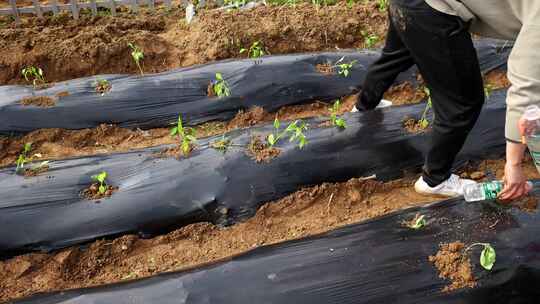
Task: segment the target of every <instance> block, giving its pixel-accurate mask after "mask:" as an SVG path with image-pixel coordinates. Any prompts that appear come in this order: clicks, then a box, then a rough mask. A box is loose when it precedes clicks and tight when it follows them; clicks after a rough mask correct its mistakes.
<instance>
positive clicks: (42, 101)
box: [21, 96, 56, 108]
mask: <svg viewBox="0 0 540 304" xmlns="http://www.w3.org/2000/svg"><path fill="white" fill-rule="evenodd" d="M21 105H23V106H36V107H42V108H50V107H53V106H54V105H56V101H55V100H54V99H52V98H51V97H48V96H33V97H27V98H23V99H22V100H21Z"/></svg>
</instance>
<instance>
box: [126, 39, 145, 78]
mask: <svg viewBox="0 0 540 304" xmlns="http://www.w3.org/2000/svg"><path fill="white" fill-rule="evenodd" d="M128 46H129V48H130V49H131V57H132V58H133V61H135V64H136V65H137V67H138V68H139V71H140V72H141V75H144V72H143V70H142V68H141V60H143V59H144V52H143V51H142V50H141V49H140V48H139V47H138V46H136V45H134V44H133V43H131V42H130V43H128Z"/></svg>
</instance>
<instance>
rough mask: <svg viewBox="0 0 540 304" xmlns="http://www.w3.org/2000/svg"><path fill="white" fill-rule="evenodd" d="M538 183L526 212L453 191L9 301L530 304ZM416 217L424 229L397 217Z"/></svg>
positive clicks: (539, 272) (537, 265) (536, 265)
mask: <svg viewBox="0 0 540 304" xmlns="http://www.w3.org/2000/svg"><path fill="white" fill-rule="evenodd" d="M538 186H540V184H539V183H538V182H536V183H535V190H534V192H533V194H532V197H530V198H529V199H530V200H532V201H533V202H534V208H533V209H529V210H523V209H520V208H516V207H514V206H512V205H503V204H500V203H497V202H476V203H466V202H465V201H463V199H462V198H454V199H449V200H446V201H442V202H439V203H434V204H431V205H428V206H425V207H415V208H410V209H406V210H403V211H399V212H395V213H391V214H389V215H386V216H383V217H379V218H374V219H372V220H370V221H366V222H363V223H357V224H353V225H350V226H347V227H344V228H340V229H337V230H334V231H330V232H327V233H324V234H320V235H316V236H311V237H308V238H304V239H299V240H295V241H289V242H285V243H280V244H275V245H270V246H264V247H260V248H257V249H255V250H252V251H250V252H248V253H245V254H242V255H238V256H235V257H232V258H229V259H227V260H224V261H221V262H217V263H214V264H210V265H203V266H200V267H196V268H193V269H190V270H187V271H182V272H171V273H164V274H160V275H157V276H154V277H150V278H146V279H142V280H135V281H131V282H125V283H119V284H112V285H107V286H100V287H94V288H88V289H76V290H68V291H62V292H57V293H51V294H42V295H36V296H34V297H30V298H27V299H23V300H20V301H16V302H15V303H28V304H31V303H49V304H64V303H65V304H67V303H95V304H99V303H103V304H105V303H111V302H114V303H118V304H122V303H126V304H127V303H133V302H140V303H155V304H160V303H176V302H178V301H180V302H182V303H294V304H298V303H437V304H439V303H535V302H536V301H537V299H538V296H539V295H540V292H539V291H538V289H537V286H538V284H539V283H540V262H539V261H540V253H539V252H538V250H536V248H537V241H536V239H535V237H534V236H535V235H536V234H537V233H538V232H539V231H540V218H539V212H538V210H537V207H536V204H537V202H538V198H539V197H540V191H539V190H538ZM398 199H399V198H398ZM419 215H421V216H423V217H424V219H425V222H424V225H423V226H421V227H419V228H418V229H413V228H411V227H408V226H407V225H405V224H404V223H407V222H409V221H411V219H414V218H418V216H419ZM478 242H481V243H487V244H489V245H490V246H491V247H492V248H493V249H494V251H495V252H496V259H491V262H494V264H493V265H492V266H491V270H486V269H484V268H483V267H482V266H481V263H480V261H479V260H480V258H479V257H480V250H481V248H477V247H472V249H471V250H468V251H466V250H465V247H464V246H467V245H471V244H474V243H478ZM458 264H459V267H456V268H452V267H451V266H452V265H458ZM484 264H485V263H484ZM444 265H447V266H450V267H449V268H447V269H446V271H445V272H444V273H439V269H438V268H437V267H442V266H444ZM436 266H437V267H436ZM448 276H451V277H452V280H448V279H447V277H448ZM445 278H446V279H445ZM459 283H466V284H459ZM246 286H249V288H246ZM449 286H453V288H448V287H449Z"/></svg>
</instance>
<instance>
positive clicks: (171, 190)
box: [0, 51, 505, 257]
mask: <svg viewBox="0 0 540 304" xmlns="http://www.w3.org/2000/svg"><path fill="white" fill-rule="evenodd" d="M484 53H485V54H486V55H485V56H483V57H482V55H480V56H481V58H484V59H483V60H482V62H484V63H490V64H489V65H490V66H491V67H496V66H501V65H502V64H504V63H505V62H504V61H501V60H502V59H501V57H500V56H499V54H500V53H497V52H494V51H489V52H488V51H486V52H484ZM480 54H482V52H481V53H480ZM503 57H504V56H503ZM494 58H497V59H494ZM504 99H505V92H502V91H501V92H495V93H493V94H492V96H491V97H490V100H489V101H488V103H487V105H486V107H485V109H484V111H483V114H482V116H481V119H480V121H479V123H478V124H477V126H476V127H475V129H474V130H473V131H472V133H471V136H470V137H469V140H468V142H467V144H466V146H465V148H464V149H463V151H462V152H461V154H460V156H459V160H461V161H466V160H474V159H482V158H485V157H488V156H494V155H498V154H500V153H501V152H502V151H503V147H504V136H503V134H504V115H505V106H504ZM423 107H424V105H422V104H419V105H412V106H404V107H393V108H389V109H384V110H376V111H373V112H369V113H365V114H364V113H357V114H346V115H345V116H344V117H345V119H346V120H347V124H348V128H347V129H346V130H338V129H336V128H315V126H317V125H319V124H320V123H321V122H322V119H321V118H316V119H311V120H308V122H309V123H310V125H311V126H312V127H313V128H311V129H309V130H308V131H306V132H305V133H306V136H307V139H308V142H309V143H308V145H307V146H306V147H305V148H304V149H302V150H300V149H298V148H297V147H296V146H295V145H294V143H287V142H286V141H284V143H279V145H278V146H279V147H280V148H281V149H282V152H281V154H280V155H279V156H278V157H277V158H275V159H273V160H272V161H271V162H270V163H267V164H264V163H263V164H259V163H256V162H255V161H253V160H252V159H250V157H248V156H247V155H246V153H245V148H244V147H238V146H233V147H231V148H230V149H229V151H228V152H227V153H225V154H223V153H221V152H218V151H216V150H214V149H212V148H210V147H209V143H210V142H212V141H214V140H216V137H214V138H208V139H203V140H200V141H199V142H198V147H197V149H196V150H195V151H194V152H193V154H192V155H191V156H190V157H188V158H186V159H181V160H177V159H174V158H167V159H166V158H159V157H157V156H156V152H158V151H161V150H163V149H164V148H165V147H164V146H161V147H154V148H148V149H144V150H140V151H134V152H128V153H116V154H110V155H97V156H89V157H81V158H75V159H65V160H57V161H52V162H50V163H49V167H50V169H49V170H48V171H47V172H46V173H43V174H41V175H39V176H37V177H32V178H25V177H22V176H19V175H16V174H14V167H9V168H4V169H0V180H1V181H2V183H0V223H3V225H4V226H5V227H10V229H0V256H4V257H5V256H9V255H13V254H18V253H23V252H27V251H33V250H54V249H58V248H63V247H66V246H70V245H75V244H80V243H84V242H88V241H91V240H94V239H97V238H102V237H113V236H117V235H122V234H126V233H139V234H140V235H141V236H143V237H147V236H152V235H156V234H159V233H164V232H167V231H170V230H172V229H176V228H179V227H182V226H184V225H187V224H189V223H193V222H198V221H211V222H213V223H216V224H221V225H229V224H233V223H235V222H237V221H239V220H242V219H245V218H247V217H249V216H252V215H253V214H254V213H255V212H256V210H257V208H258V207H259V206H260V205H261V204H263V203H265V202H269V201H272V200H276V199H279V198H282V197H283V196H285V195H287V194H290V193H292V192H294V191H296V190H298V189H299V188H301V187H303V186H309V185H315V184H320V183H323V182H339V181H346V180H348V179H350V178H352V177H359V176H368V175H372V174H376V175H377V177H378V178H379V179H382V180H384V179H390V178H393V177H397V176H399V175H400V174H401V172H402V170H404V169H411V168H417V167H419V166H420V165H421V164H422V160H423V153H422V151H424V149H425V146H426V136H425V134H408V133H406V132H405V131H404V130H403V127H402V124H403V119H404V117H407V116H409V117H414V116H418V114H419V113H421V112H422V110H423ZM2 115H3V114H2ZM270 132H271V126H268V125H267V126H264V127H259V128H252V129H249V130H237V131H234V132H231V133H230V134H228V137H229V138H230V139H231V140H232V142H233V143H234V144H235V145H247V144H248V143H249V141H250V139H251V137H252V136H253V135H261V136H265V135H267V134H269V133H270ZM314 164H317V165H316V166H314ZM102 170H106V171H107V172H108V175H109V177H108V181H109V183H110V184H112V185H113V186H117V187H119V190H118V191H117V192H115V193H114V194H113V195H112V196H111V197H110V198H107V199H102V200H100V201H89V200H86V199H83V198H82V197H81V195H80V192H81V191H82V190H83V189H84V188H86V187H88V186H89V185H90V183H91V176H92V175H95V174H97V173H99V172H100V171H102ZM269 181H270V182H269Z"/></svg>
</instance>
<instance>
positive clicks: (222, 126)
mask: <svg viewBox="0 0 540 304" xmlns="http://www.w3.org/2000/svg"><path fill="white" fill-rule="evenodd" d="M355 101H356V96H350V97H346V98H344V99H342V106H341V109H340V113H339V114H342V113H344V112H346V111H350V109H352V107H353V105H354V103H355ZM329 107H330V105H329V104H326V103H322V102H314V103H311V104H306V105H297V106H288V107H283V108H281V109H280V110H279V111H278V112H277V116H278V117H279V119H280V120H293V119H302V118H308V117H314V116H321V115H328V113H329V112H328V108H329ZM275 117H276V113H267V112H265V111H264V109H263V108H261V107H254V108H252V109H250V110H248V111H240V112H239V113H238V114H237V115H236V116H235V117H234V118H233V119H232V120H231V121H229V122H226V123H223V122H210V123H206V124H203V125H199V126H197V127H195V134H196V136H197V138H202V137H207V136H212V135H216V134H221V133H223V132H225V131H230V130H233V129H239V128H247V127H251V126H254V125H257V124H261V123H264V122H271V121H273V120H274V118H275ZM27 142H31V143H32V149H33V151H34V152H35V153H40V154H42V158H43V159H62V158H67V157H72V156H85V155H95V154H102V153H112V152H125V151H129V150H134V149H140V148H146V147H152V146H158V145H163V144H174V143H176V139H175V138H172V137H171V136H170V135H169V129H167V128H157V129H151V130H146V131H142V130H129V129H124V128H119V127H117V126H114V125H107V124H102V125H100V126H99V127H96V128H93V129H82V130H63V129H42V130H36V131H33V132H30V133H28V134H26V135H24V136H20V137H0V166H6V165H10V164H13V163H15V161H16V159H17V156H18V155H19V153H20V150H21V147H22V146H23V145H24V144H25V143H27Z"/></svg>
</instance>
